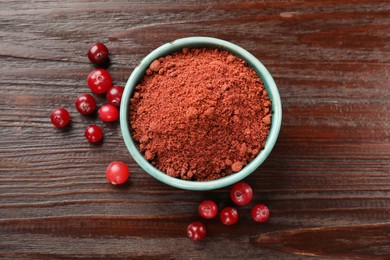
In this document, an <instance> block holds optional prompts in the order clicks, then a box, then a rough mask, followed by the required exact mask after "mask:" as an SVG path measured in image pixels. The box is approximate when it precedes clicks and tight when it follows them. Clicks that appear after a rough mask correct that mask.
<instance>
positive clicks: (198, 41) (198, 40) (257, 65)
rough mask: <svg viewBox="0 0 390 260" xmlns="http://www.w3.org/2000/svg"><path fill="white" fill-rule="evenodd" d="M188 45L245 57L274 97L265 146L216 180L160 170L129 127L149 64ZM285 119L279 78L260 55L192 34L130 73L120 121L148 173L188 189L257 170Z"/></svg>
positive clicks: (216, 184)
mask: <svg viewBox="0 0 390 260" xmlns="http://www.w3.org/2000/svg"><path fill="white" fill-rule="evenodd" d="M185 47H186V48H196V47H208V48H220V49H223V50H226V51H228V52H230V53H232V54H234V55H236V56H238V57H240V58H242V59H243V60H245V61H246V62H247V63H248V64H249V66H251V67H252V68H253V69H255V71H256V73H257V74H258V75H259V77H260V78H261V80H262V81H263V83H264V86H265V88H266V89H267V92H268V95H269V97H270V99H271V101H272V117H271V118H272V119H271V120H272V121H271V129H270V133H269V135H268V138H267V141H266V143H265V147H264V149H263V150H262V151H261V152H260V153H259V154H258V155H257V156H256V157H255V159H254V160H253V161H252V162H250V163H249V164H248V165H246V166H245V167H244V168H243V169H242V170H241V171H239V172H237V173H234V174H232V175H229V176H226V177H223V178H220V179H217V180H213V181H204V182H200V181H188V180H181V179H176V178H173V177H170V176H168V175H167V174H165V173H164V172H162V171H160V170H158V169H157V168H155V167H154V166H153V165H152V164H151V163H149V162H148V161H147V160H146V159H145V158H144V157H143V156H142V154H141V152H140V151H138V149H137V146H136V144H135V142H134V140H133V139H132V137H131V131H130V129H129V114H130V112H129V110H130V98H131V97H132V95H133V92H134V88H135V86H136V85H137V84H138V82H139V81H140V80H141V79H142V78H143V76H144V73H145V71H146V69H147V68H148V67H149V64H150V63H151V62H152V61H154V60H155V59H157V58H160V57H163V56H166V55H168V54H171V53H173V52H176V51H178V50H181V49H182V48H185ZM281 123H282V104H281V101H280V96H279V92H278V88H277V87H276V84H275V81H274V80H273V78H272V76H271V74H270V73H269V72H268V70H267V69H266V67H264V65H263V64H262V63H261V62H260V61H259V60H258V59H256V58H255V57H254V56H253V55H252V54H250V53H249V52H248V51H246V50H244V49H243V48H241V47H239V46H237V45H235V44H233V43H230V42H227V41H224V40H220V39H216V38H210V37H188V38H182V39H178V40H175V41H173V42H169V43H166V44H164V45H162V46H160V47H158V48H157V49H155V50H154V51H152V52H151V53H149V54H148V55H147V56H146V57H145V58H144V59H143V60H142V61H141V63H140V64H139V65H138V66H137V67H136V68H135V69H134V71H133V73H132V74H131V75H130V78H129V80H128V81H127V84H126V87H125V90H124V92H123V96H122V102H121V109H120V124H121V131H122V135H123V139H124V140H125V143H126V146H127V148H128V150H129V151H130V154H131V155H132V156H133V158H134V160H135V161H136V162H137V163H138V164H139V165H140V166H141V167H142V169H144V170H145V171H146V172H147V173H148V174H150V175H151V176H153V177H154V178H156V179H157V180H159V181H161V182H163V183H165V184H168V185H171V186H173V187H177V188H181V189H186V190H213V189H218V188H222V187H225V186H229V185H232V184H234V183H236V182H238V181H240V180H242V179H244V178H245V177H247V176H248V175H249V174H251V173H252V172H253V171H255V170H256V169H257V168H258V167H259V166H260V165H261V164H262V163H263V162H264V160H265V159H266V158H267V156H268V155H269V154H270V152H271V150H272V148H273V147H274V145H275V142H276V139H277V138H278V134H279V130H280V126H281Z"/></svg>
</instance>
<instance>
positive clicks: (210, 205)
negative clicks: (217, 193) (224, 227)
mask: <svg viewBox="0 0 390 260" xmlns="http://www.w3.org/2000/svg"><path fill="white" fill-rule="evenodd" d="M198 211H199V215H200V216H201V217H202V218H207V219H211V218H214V217H215V216H216V215H217V213H218V207H217V204H215V202H214V201H212V200H205V201H203V202H201V203H200V204H199V208H198Z"/></svg>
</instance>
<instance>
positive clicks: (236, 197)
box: [187, 182, 269, 240]
mask: <svg viewBox="0 0 390 260" xmlns="http://www.w3.org/2000/svg"><path fill="white" fill-rule="evenodd" d="M252 198H253V190H252V188H251V186H249V184H247V183H245V182H238V183H236V184H234V185H233V186H232V188H231V189H230V199H231V200H232V201H233V203H234V204H236V205H238V206H245V205H247V204H249V203H250V202H251V201H252ZM198 211H199V215H200V216H201V217H202V218H205V219H212V218H214V217H215V216H217V214H218V206H217V204H216V203H215V202H214V201H212V200H205V201H203V202H201V203H200V204H199V208H198ZM251 216H252V218H253V220H254V221H256V222H265V221H266V220H267V219H268V217H269V210H268V208H267V206H265V205H263V204H256V205H255V206H254V207H253V208H252V211H251ZM219 218H220V220H221V222H222V223H223V224H225V225H233V224H235V223H236V222H237V221H238V211H237V209H235V208H233V207H226V208H224V209H222V210H221V212H220V213H219ZM187 235H188V237H189V238H190V239H191V240H202V239H204V238H205V237H206V227H205V225H204V224H203V223H201V222H199V221H195V222H192V223H191V224H190V225H189V226H188V228H187Z"/></svg>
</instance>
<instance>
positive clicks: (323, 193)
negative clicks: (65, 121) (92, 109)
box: [0, 0, 390, 259]
mask: <svg viewBox="0 0 390 260" xmlns="http://www.w3.org/2000/svg"><path fill="white" fill-rule="evenodd" d="M195 35H196V36H199V35H202V36H212V37H217V38H222V39H225V40H229V41H231V42H233V43H236V44H238V45H240V46H242V47H244V48H246V49H247V50H249V51H250V52H252V53H253V54H254V55H255V56H256V57H258V58H259V59H260V60H261V61H262V62H263V63H264V64H265V65H266V66H267V67H268V68H269V70H270V72H271V73H272V74H273V75H274V78H275V81H276V83H277V85H278V87H279V90H280V94H281V97H282V102H283V113H284V114H283V125H282V129H281V133H280V136H279V139H278V142H277V145H276V147H275V149H274V151H273V152H272V154H271V155H270V157H269V159H267V161H266V162H265V163H264V164H263V165H262V166H261V167H260V168H259V169H258V170H257V171H256V172H255V173H253V174H252V175H251V176H250V177H249V178H247V179H246V181H247V182H248V183H250V184H251V185H252V186H253V188H254V191H255V195H254V202H258V203H265V204H267V205H268V206H269V208H270V210H271V217H270V219H269V221H268V222H266V223H261V224H258V223H254V222H253V221H252V220H251V218H250V215H249V213H250V206H246V207H242V208H240V209H239V213H240V215H241V218H240V220H239V223H238V224H236V225H234V226H231V227H227V226H224V225H222V224H221V223H220V222H219V221H218V219H215V220H211V221H205V224H206V226H207V228H208V236H207V238H206V239H205V240H204V241H202V242H199V243H194V242H192V241H190V240H189V239H188V238H187V237H186V227H187V225H188V224H189V223H190V222H192V221H194V220H199V217H198V216H197V206H198V203H199V202H200V201H202V200H203V199H206V198H210V199H215V200H216V201H217V202H218V204H219V206H220V207H223V206H225V205H230V202H229V199H228V188H224V189H220V190H216V191H209V192H195V191H184V190H179V189H175V188H172V187H169V186H167V185H165V184H162V183H160V182H158V181H156V180H155V179H153V178H152V177H150V176H149V175H148V174H146V173H145V172H144V171H142V170H141V169H140V167H139V166H138V165H137V164H136V163H135V162H134V161H133V159H132V158H131V156H130V155H129V153H128V151H127V149H126V147H125V145H124V142H123V140H122V136H121V133H120V128H119V124H118V123H114V124H103V123H100V122H99V120H98V119H97V118H96V117H84V116H81V115H80V114H78V113H77V111H76V109H75V107H74V101H75V98H76V96H77V95H78V94H80V93H85V92H86V93H88V92H89V89H88V88H87V86H86V77H87V75H88V73H89V72H90V71H91V70H92V69H93V68H94V67H93V66H92V65H91V64H90V63H89V61H88V60H87V57H86V48H87V46H88V45H89V44H90V43H92V42H95V41H102V42H104V43H106V44H107V45H108V47H109V49H110V51H111V53H112V55H111V66H110V67H109V71H110V72H111V73H112V75H113V78H114V81H115V83H116V84H121V85H124V84H125V82H126V80H127V78H128V77H129V75H130V73H131V72H132V70H133V69H134V67H135V66H136V65H137V64H138V63H139V62H140V61H141V59H142V58H143V57H144V56H145V55H147V54H148V53H149V52H150V51H151V50H153V49H154V48H156V47H158V46H160V45H161V44H163V43H166V42H169V41H171V40H174V39H177V38H181V37H185V36H195ZM0 58H1V66H0V90H1V92H0V93H1V95H0V258H1V259H73V258H81V259H127V258H140V259H173V258H175V259H227V258H235V259H302V258H306V257H309V258H310V257H318V258H327V257H331V258H335V259H390V235H389V234H390V2H389V1H375V0H366V1H349V0H337V1H330V0H316V1H257V2H256V1H245V2H235V1H193V2H183V1H156V2H144V1H140V2H118V1H112V2H108V1H107V2H106V1H96V2H94V1H87V0H77V1H46V0H43V1H11V0H10V1H5V0H4V1H1V2H0ZM98 102H99V104H100V105H101V104H103V102H104V98H103V97H99V98H98ZM59 106H64V107H66V108H68V109H69V111H70V113H71V116H72V124H71V127H69V128H67V129H66V130H58V129H55V128H54V127H53V126H52V125H51V123H50V120H49V113H50V111H51V110H52V109H53V108H55V107H59ZM93 122H97V123H98V124H99V125H102V126H103V128H104V131H105V138H104V142H103V143H102V144H101V145H90V144H89V143H87V142H86V140H85V138H84V136H83V133H84V129H85V128H86V126H87V125H88V124H90V123H93ZM113 160H121V161H124V162H126V163H128V164H129V165H130V167H131V172H132V176H131V179H130V181H129V183H128V184H126V185H123V186H120V187H114V186H112V185H110V184H108V183H107V182H106V179H105V168H106V167H107V165H108V164H109V163H110V162H111V161H113ZM251 205H253V203H252V204H251Z"/></svg>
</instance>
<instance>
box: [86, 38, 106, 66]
mask: <svg viewBox="0 0 390 260" xmlns="http://www.w3.org/2000/svg"><path fill="white" fill-rule="evenodd" d="M108 53H109V52H108V49H107V47H106V45H104V44H103V43H101V42H97V43H94V44H92V45H90V46H89V48H88V59H89V60H90V61H91V62H92V63H94V64H97V65H99V64H102V63H104V62H105V61H106V60H107V58H108Z"/></svg>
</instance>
